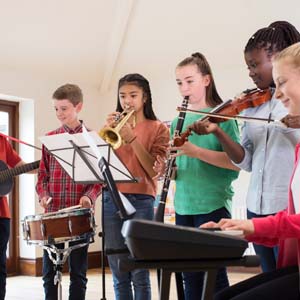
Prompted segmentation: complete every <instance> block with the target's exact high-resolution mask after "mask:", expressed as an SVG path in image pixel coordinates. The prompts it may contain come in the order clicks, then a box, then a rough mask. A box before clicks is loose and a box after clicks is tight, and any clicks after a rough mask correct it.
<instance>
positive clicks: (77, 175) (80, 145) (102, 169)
mask: <svg viewBox="0 0 300 300" xmlns="http://www.w3.org/2000/svg"><path fill="white" fill-rule="evenodd" d="M40 140H41V141H42V143H43V144H44V145H45V146H46V148H47V149H48V151H49V152H50V153H51V154H52V155H54V156H55V158H56V159H57V160H58V162H59V163H60V165H61V166H62V168H63V169H64V170H65V171H66V172H67V173H68V174H69V176H70V177H71V178H72V179H73V181H74V182H76V183H82V184H93V183H105V184H107V187H108V189H109V191H110V192H111V193H112V198H113V201H114V203H115V205H116V207H118V208H119V215H120V217H121V218H124V219H128V218H130V216H132V215H133V214H134V213H135V211H133V210H132V207H128V206H130V203H129V202H128V203H129V204H128V203H127V202H126V200H127V199H124V198H123V199H121V196H120V194H119V192H118V190H117V188H116V185H115V182H136V179H134V178H133V176H132V175H131V174H130V172H129V171H128V170H127V168H126V167H125V166H124V165H123V163H122V162H121V161H120V159H119V158H118V157H117V155H116V154H115V153H114V152H113V151H112V149H111V146H110V145H109V144H107V143H105V142H104V141H103V140H102V139H101V138H100V137H99V135H98V134H97V133H96V132H94V131H91V132H87V130H86V129H85V128H84V127H83V132H82V133H77V134H72V135H71V134H68V133H63V134H57V135H50V136H44V137H41V138H40ZM105 157H106V158H105ZM110 168H111V169H112V172H111V170H110ZM112 173H113V174H114V178H115V180H114V179H113V175H112ZM124 203H125V204H124ZM101 223H102V224H101V225H102V234H101V237H102V253H101V260H102V262H101V263H102V264H101V267H102V298H101V300H106V296H105V266H104V258H105V255H104V253H105V241H104V239H105V232H104V205H103V201H102V211H101Z"/></svg>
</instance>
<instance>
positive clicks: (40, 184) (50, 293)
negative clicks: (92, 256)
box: [36, 84, 101, 300]
mask: <svg viewBox="0 0 300 300" xmlns="http://www.w3.org/2000/svg"><path fill="white" fill-rule="evenodd" d="M52 97H53V103H54V109H55V112H56V117H57V119H58V120H59V121H60V122H61V125H62V126H61V127H59V128H58V129H55V130H53V131H50V132H48V133H47V135H54V134H60V133H69V134H74V133H79V132H82V121H81V120H79V118H78V113H79V112H80V111H81V109H82V105H83V96H82V92H81V89H80V88H79V87H78V86H76V85H73V84H65V85H63V86H61V87H59V88H58V89H57V90H56V91H55V92H54V94H53V96H52ZM36 191H37V193H38V196H39V202H40V205H41V206H42V207H44V208H45V212H55V211H58V210H60V209H63V208H66V207H70V206H74V205H79V204H80V205H81V206H82V207H85V208H90V207H92V206H93V205H94V202H95V201H96V199H97V197H98V196H99V195H100V193H101V185H100V184H78V183H74V182H73V181H72V178H71V177H70V176H69V175H68V174H67V173H66V172H65V170H64V169H63V168H62V167H61V165H60V164H59V163H58V161H57V160H56V158H55V157H54V156H52V155H50V153H49V152H48V150H47V149H46V148H45V147H44V146H43V152H42V159H41V163H40V168H39V173H38V181H37V184H36ZM76 243H77V244H78V243H82V240H81V241H79V242H78V241H77V242H70V243H69V246H73V245H75V244H76ZM63 245H64V244H60V245H56V247H57V248H62V247H63ZM87 254H88V245H87V246H84V247H81V248H78V249H76V250H73V251H72V252H71V253H70V256H69V271H70V288H69V293H70V295H69V300H77V299H78V300H84V299H85V292H86V284H87V278H86V271H87ZM54 276H55V270H54V266H53V263H52V261H51V260H50V258H49V255H48V253H47V251H45V250H44V255H43V281H44V291H45V299H46V300H54V299H57V285H54Z"/></svg>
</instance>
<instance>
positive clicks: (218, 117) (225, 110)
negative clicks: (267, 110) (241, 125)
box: [173, 88, 275, 147]
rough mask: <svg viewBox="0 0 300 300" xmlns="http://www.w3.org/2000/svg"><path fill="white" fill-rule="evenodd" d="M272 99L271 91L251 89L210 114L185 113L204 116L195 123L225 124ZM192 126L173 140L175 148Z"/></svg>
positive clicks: (189, 133) (181, 143)
mask: <svg viewBox="0 0 300 300" xmlns="http://www.w3.org/2000/svg"><path fill="white" fill-rule="evenodd" d="M271 98H272V93H271V89H269V88H268V89H264V90H260V89H251V90H246V91H244V92H243V96H242V97H239V98H236V99H234V100H228V101H226V102H225V103H222V104H221V105H219V106H217V107H215V108H214V109H213V110H212V111H211V112H208V113H207V112H202V111H193V110H188V109H186V111H189V112H194V113H198V114H202V115H205V117H203V118H202V119H200V120H198V121H196V122H199V121H205V120H208V121H210V122H212V123H221V122H225V121H227V120H228V119H238V118H239V116H238V114H240V113H241V112H242V111H243V110H245V109H247V108H250V107H256V106H259V105H262V104H264V103H266V102H268V101H269V100H270V99H271ZM241 119H247V120H258V118H251V117H241ZM259 120H260V121H267V122H271V121H273V122H274V121H275V120H271V119H262V118H260V119H259ZM192 126H193V124H192V125H190V126H189V128H188V129H187V130H186V131H184V132H182V133H181V134H180V136H178V137H175V138H174V140H173V144H174V146H176V147H180V146H182V145H183V144H184V143H185V142H186V141H187V138H188V136H190V135H191V134H192V129H191V127H192Z"/></svg>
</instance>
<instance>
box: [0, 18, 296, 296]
mask: <svg viewBox="0 0 300 300" xmlns="http://www.w3.org/2000/svg"><path fill="white" fill-rule="evenodd" d="M299 42H300V34H299V32H298V31H297V30H296V28H295V27H294V26H293V25H291V24H290V23H288V22H284V21H279V22H274V23H272V24H270V25H269V26H268V27H266V28H262V29H260V30H258V31H257V32H256V33H255V34H254V35H253V36H251V38H250V39H249V41H248V43H247V45H246V48H245V51H244V55H245V61H246V64H247V67H248V69H249V76H250V77H251V78H252V79H253V82H254V84H255V85H256V86H257V87H258V88H259V89H267V88H270V89H271V90H272V94H273V96H272V98H271V99H270V100H269V101H267V102H266V103H264V104H262V105H260V106H257V107H254V108H250V109H247V110H245V111H244V112H243V114H244V115H245V116H255V117H259V118H274V119H282V118H283V117H285V118H284V121H285V124H287V125H288V127H287V128H283V127H279V126H277V125H275V124H274V125H272V124H259V123H257V124H256V123H247V122H245V124H244V125H243V128H242V132H241V140H240V134H239V129H238V126H237V123H236V121H234V120H230V121H226V122H222V123H220V124H214V123H212V122H211V121H209V120H208V119H206V120H199V116H198V115H192V114H186V117H185V120H184V125H183V131H184V130H186V129H187V128H191V129H192V130H193V131H194V132H195V133H197V134H194V135H192V136H190V137H189V139H188V141H186V142H185V143H184V144H183V145H182V146H180V147H172V148H169V141H170V139H172V137H173V134H174V130H175V128H176V124H177V118H175V119H174V120H173V122H172V125H171V130H170V133H169V130H168V129H167V127H166V126H165V125H164V124H163V123H162V122H160V121H159V120H158V119H157V118H156V116H155V113H154V111H153V108H152V96H151V90H150V85H149V82H148V80H147V79H146V78H144V77H143V76H142V75H140V74H134V73H133V74H128V75H126V76H124V77H122V78H121V79H120V80H119V85H118V97H117V107H116V112H114V113H112V114H110V115H109V116H108V117H107V120H106V126H113V125H114V123H115V120H116V117H118V116H119V115H120V113H121V112H122V111H123V110H128V108H129V109H131V110H132V109H133V110H134V115H133V116H132V117H130V119H129V120H128V122H127V123H126V124H125V125H124V126H123V127H122V128H121V130H120V135H121V137H122V140H123V145H122V146H121V147H120V148H119V149H117V150H116V152H117V154H118V156H119V158H120V159H121V160H122V162H123V163H124V164H125V165H126V167H127V168H128V170H129V171H130V173H131V174H132V175H133V176H134V177H135V178H137V179H138V182H137V183H120V184H118V185H117V187H118V189H119V190H120V191H121V192H122V193H123V194H124V195H125V196H126V197H127V198H128V200H129V201H130V202H131V204H132V205H133V206H134V207H135V209H136V214H135V218H143V219H149V220H151V219H152V218H153V214H154V207H153V204H154V199H155V195H156V192H157V191H156V177H157V176H156V174H157V172H162V170H163V168H164V163H163V161H164V158H165V157H166V156H167V155H168V151H171V152H172V153H173V151H175V152H176V154H175V155H174V156H175V157H176V179H175V180H176V193H175V199H174V205H175V212H176V224H178V225H183V226H191V227H199V226H202V227H221V228H222V229H224V230H226V229H227V228H229V229H240V230H243V231H244V233H245V237H246V238H247V239H249V240H251V241H253V242H254V243H255V250H256V252H257V253H258V254H259V255H260V257H261V262H262V269H263V271H264V272H266V273H264V274H267V275H264V274H263V275H261V276H262V279H261V278H258V279H256V280H255V279H252V281H251V282H250V283H249V282H246V283H240V284H239V285H238V286H237V287H228V286H229V282H228V278H227V273H226V270H225V269H220V270H219V271H218V274H217V282H216V292H217V294H216V298H217V299H281V298H280V297H281V296H280V295H281V294H280V291H277V290H281V291H282V293H283V292H284V295H285V296H286V297H287V298H285V299H298V297H299V285H298V282H299V274H298V267H297V264H298V263H297V239H299V238H300V236H299V235H300V233H299V232H300V228H299V226H300V215H297V214H295V213H299V203H300V202H299V193H300V190H299V186H300V185H299V184H297V181H299V177H300V168H297V161H296V163H295V164H294V151H295V147H296V145H297V143H298V142H299V140H300V130H299V129H297V128H300V120H299V119H300V118H299V115H300V88H299V86H300V44H299ZM291 45H293V46H291ZM289 46H290V47H289ZM285 48H286V50H283V49H285ZM282 50H283V51H282ZM281 51H282V52H281ZM272 72H273V74H272ZM272 75H273V76H272ZM175 76H176V82H177V85H178V88H179V92H180V93H181V95H182V96H183V97H188V98H189V104H188V105H189V108H190V109H193V110H198V111H200V110H201V111H206V112H209V111H210V110H211V109H213V108H214V107H216V106H217V105H218V104H220V103H222V98H221V97H220V96H219V94H218V92H217V89H216V85H215V82H214V78H213V74H212V71H211V68H210V66H209V63H208V62H207V60H206V58H205V56H204V55H203V54H201V53H194V54H192V55H191V56H190V57H187V58H185V59H184V60H183V61H181V62H180V63H179V64H178V65H177V67H176V70H175ZM53 101H54V108H55V111H56V116H57V118H58V120H59V121H60V122H61V127H60V128H58V129H56V130H54V131H51V132H49V133H48V135H53V134H60V133H65V132H67V133H69V134H74V133H78V132H82V124H83V122H82V121H81V120H79V117H78V113H79V112H80V111H81V109H82V104H83V96H82V92H81V90H80V88H79V87H78V86H76V85H72V84H66V85H64V86H62V87H60V88H58V89H57V90H56V91H55V92H54V94H53ZM133 119H134V120H133ZM0 139H1V144H0V158H1V159H2V160H4V161H6V162H7V164H8V165H9V166H10V167H14V166H16V165H19V164H23V163H24V162H23V161H22V160H21V158H20V157H19V156H18V155H17V154H16V153H15V151H13V149H12V148H11V146H10V145H9V144H8V143H7V141H6V140H5V139H4V138H2V137H1V136H0ZM4 145H5V147H4ZM297 149H299V146H297ZM297 151H298V150H297ZM298 152H299V151H298ZM298 152H297V153H298ZM279 162H280V167H279V165H278V163H279ZM240 169H244V170H246V171H249V172H252V175H251V179H250V184H249V191H248V195H247V215H248V218H249V219H248V220H246V221H237V220H236V221H235V220H232V219H230V217H231V214H230V203H231V199H232V197H233V189H232V181H233V180H235V179H236V178H237V177H238V172H239V170H240ZM293 170H294V171H293ZM292 174H293V177H292V180H291V184H290V189H289V178H290V177H291V176H292ZM101 190H102V201H103V202H104V229H105V245H106V247H107V248H109V249H122V248H124V247H125V244H124V239H123V237H122V235H121V227H122V220H121V219H120V218H119V217H118V216H117V214H116V212H117V208H116V207H115V206H114V204H113V201H112V199H111V195H110V193H109V192H108V190H106V188H105V187H102V186H101V185H100V184H93V185H82V184H78V183H74V182H73V181H72V179H71V178H70V177H69V176H68V175H67V173H66V172H65V171H64V170H63V169H62V168H61V166H60V165H59V164H58V162H57V160H56V159H55V158H54V157H53V156H51V155H50V153H49V152H48V150H47V149H46V148H45V147H43V150H42V159H41V163H40V168H39V172H38V181H37V185H36V191H37V194H38V197H39V201H40V204H41V206H42V207H44V208H45V212H55V211H57V210H59V209H62V208H65V207H70V206H73V205H78V204H80V205H81V206H82V207H87V208H89V207H93V205H94V202H95V201H96V199H97V197H98V196H99V195H100V193H101ZM288 195H289V202H288ZM4 198H5V197H1V200H0V250H1V253H0V254H1V265H0V266H1V272H0V300H1V299H4V297H5V278H6V271H5V251H6V247H7V240H8V236H9V215H8V209H7V207H4V206H5V203H6V199H4ZM50 198H51V199H52V200H51V201H49V199H50ZM288 204H289V209H288V213H286V212H280V213H278V214H276V213H277V212H279V211H282V210H284V209H286V208H287V205H288ZM266 216H269V217H266ZM252 218H253V219H252ZM73 243H76V242H73ZM259 244H263V245H264V246H260V245H259ZM278 244H280V252H279V258H278V266H279V267H286V268H281V269H279V270H276V261H277V246H278ZM282 249H283V250H282ZM87 253H88V246H86V247H81V248H79V249H76V250H74V251H72V252H71V254H70V257H69V269H70V298H69V299H70V300H75V299H78V300H83V299H85V293H86V285H87V277H86V271H87ZM124 255H127V254H121V253H119V254H111V255H108V262H109V266H110V268H111V271H112V275H113V284H114V291H115V297H116V299H117V300H130V299H135V300H150V299H151V287H150V279H149V272H148V271H147V270H135V271H132V272H122V271H121V270H120V269H119V268H118V260H122V259H123V257H124ZM54 275H55V274H54V268H53V263H52V262H51V260H50V259H49V257H48V253H46V252H45V253H44V256H43V281H44V291H45V299H47V300H50V299H51V300H53V299H57V286H56V285H54ZM286 276H292V279H293V280H288V284H287V283H286V278H287V277H286ZM288 278H289V279H290V277H288ZM183 281H184V293H185V299H187V300H194V299H201V295H202V286H203V273H201V272H197V273H184V274H183ZM262 282H263V283H262ZM268 284H271V286H272V291H273V292H274V294H272V297H271V296H270V294H268V293H269V289H268V288H266V287H268V286H269V285H268ZM282 284H283V285H284V287H285V288H282ZM286 284H287V285H286ZM258 287H260V288H258ZM246 289H247V291H246ZM249 289H250V290H249ZM266 291H267V292H266ZM274 295H275V296H274ZM289 296H290V297H289ZM259 297H260V298H259ZM268 297H269V298H268Z"/></svg>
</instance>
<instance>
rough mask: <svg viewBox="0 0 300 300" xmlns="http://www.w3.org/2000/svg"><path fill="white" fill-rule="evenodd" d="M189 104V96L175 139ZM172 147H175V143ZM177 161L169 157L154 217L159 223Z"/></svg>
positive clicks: (181, 113)
mask: <svg viewBox="0 0 300 300" xmlns="http://www.w3.org/2000/svg"><path fill="white" fill-rule="evenodd" d="M188 102H189V97H188V96H186V97H184V99H183V101H182V104H181V106H182V107H183V110H182V111H180V113H179V116H178V121H177V124H176V129H175V131H174V136H173V139H174V138H175V137H179V136H180V133H181V131H182V127H183V123H184V119H185V115H186V111H185V110H184V109H187V106H188ZM171 146H174V145H173V143H172V145H171ZM174 153H176V151H172V152H170V154H174ZM175 161H176V158H174V157H171V155H169V157H168V160H167V164H166V172H165V175H164V179H163V187H162V191H161V194H160V198H159V203H158V207H157V210H156V213H155V216H154V221H157V222H164V214H165V206H166V200H167V196H168V191H169V186H170V182H171V175H172V170H173V167H174V165H175Z"/></svg>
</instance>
